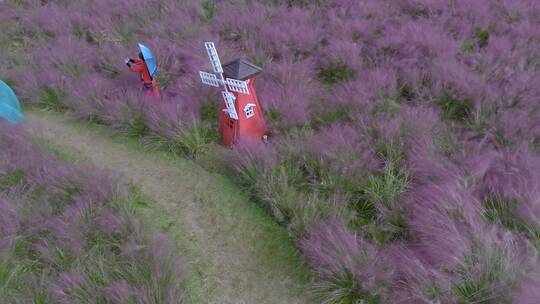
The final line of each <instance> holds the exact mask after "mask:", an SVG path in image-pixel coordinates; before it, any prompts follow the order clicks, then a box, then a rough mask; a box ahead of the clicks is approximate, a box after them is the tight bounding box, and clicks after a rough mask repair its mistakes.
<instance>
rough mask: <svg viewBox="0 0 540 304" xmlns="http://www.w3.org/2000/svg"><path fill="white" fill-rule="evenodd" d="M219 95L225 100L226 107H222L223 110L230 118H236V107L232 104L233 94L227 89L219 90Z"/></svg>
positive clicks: (234, 98)
mask: <svg viewBox="0 0 540 304" xmlns="http://www.w3.org/2000/svg"><path fill="white" fill-rule="evenodd" d="M221 95H222V96H223V101H225V107H226V109H223V111H225V112H227V114H229V117H230V118H232V119H235V120H238V114H237V113H236V108H235V106H234V101H235V100H236V97H234V94H233V93H231V92H227V91H221Z"/></svg>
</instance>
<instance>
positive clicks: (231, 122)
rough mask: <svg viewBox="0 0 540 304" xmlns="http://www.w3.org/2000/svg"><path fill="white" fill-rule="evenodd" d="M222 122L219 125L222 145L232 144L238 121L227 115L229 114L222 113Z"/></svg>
mask: <svg viewBox="0 0 540 304" xmlns="http://www.w3.org/2000/svg"><path fill="white" fill-rule="evenodd" d="M224 116H225V117H223V124H222V126H221V140H222V142H223V144H224V145H227V146H229V145H232V144H234V139H235V134H236V128H237V124H238V121H236V120H235V119H232V118H231V117H229V115H224Z"/></svg>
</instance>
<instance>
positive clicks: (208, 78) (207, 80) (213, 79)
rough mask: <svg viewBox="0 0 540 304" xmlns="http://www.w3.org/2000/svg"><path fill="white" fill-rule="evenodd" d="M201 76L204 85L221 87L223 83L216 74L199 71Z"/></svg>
mask: <svg viewBox="0 0 540 304" xmlns="http://www.w3.org/2000/svg"><path fill="white" fill-rule="evenodd" d="M199 75H200V76H201V81H202V83H204V84H207V85H211V86H213V87H219V85H220V84H221V83H222V81H221V80H220V79H218V78H217V76H216V75H214V74H211V73H206V72H201V71H199Z"/></svg>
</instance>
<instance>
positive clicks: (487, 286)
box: [451, 247, 516, 304]
mask: <svg viewBox="0 0 540 304" xmlns="http://www.w3.org/2000/svg"><path fill="white" fill-rule="evenodd" d="M511 264H512V261H510V258H509V257H508V256H506V255H505V253H504V252H503V250H502V249H500V248H498V247H494V248H473V252H472V253H471V254H470V255H468V256H467V257H466V258H465V259H464V261H463V265H462V266H461V267H459V268H458V269H456V270H455V273H456V274H457V275H459V277H460V278H461V281H460V282H459V283H457V284H454V285H453V286H452V288H451V292H452V293H453V294H454V295H456V296H457V297H458V299H457V301H456V302H454V303H455V304H510V303H512V302H511V300H510V298H509V293H510V290H511V288H512V287H513V286H514V285H515V284H514V283H515V279H516V278H514V277H513V274H512V273H511V271H509V269H507V266H506V265H511Z"/></svg>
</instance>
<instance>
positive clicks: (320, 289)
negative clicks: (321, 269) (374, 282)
mask: <svg viewBox="0 0 540 304" xmlns="http://www.w3.org/2000/svg"><path fill="white" fill-rule="evenodd" d="M313 292H314V293H315V295H316V297H317V300H318V301H319V302H320V303H325V304H379V303H381V295H379V294H378V293H376V292H372V291H369V290H365V289H363V288H361V287H360V286H358V280H357V278H355V277H354V275H353V274H352V273H350V272H349V271H345V270H344V271H342V272H339V273H335V274H334V275H333V276H332V277H330V278H328V279H325V280H321V281H320V282H318V283H317V284H316V285H314V287H313Z"/></svg>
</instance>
